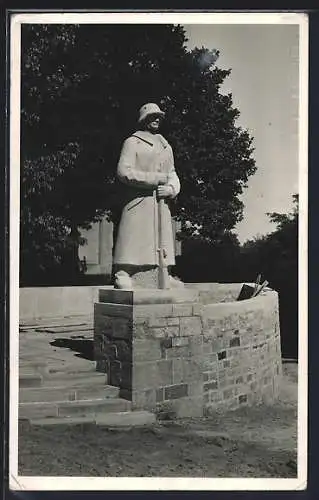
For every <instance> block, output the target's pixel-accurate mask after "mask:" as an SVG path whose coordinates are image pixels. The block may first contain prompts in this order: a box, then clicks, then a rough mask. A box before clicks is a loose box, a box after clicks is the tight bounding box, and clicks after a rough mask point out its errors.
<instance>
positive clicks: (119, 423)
mask: <svg viewBox="0 0 319 500" xmlns="http://www.w3.org/2000/svg"><path fill="white" fill-rule="evenodd" d="M155 421H156V416H155V414H154V413H150V412H148V411H129V412H119V413H109V414H104V413H103V414H99V415H97V416H96V418H95V423H96V425H98V426H106V427H141V426H145V425H152V424H153V423H155Z"/></svg>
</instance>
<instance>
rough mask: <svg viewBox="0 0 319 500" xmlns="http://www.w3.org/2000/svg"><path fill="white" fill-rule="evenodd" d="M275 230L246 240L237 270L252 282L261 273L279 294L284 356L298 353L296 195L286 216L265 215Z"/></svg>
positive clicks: (276, 214)
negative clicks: (239, 268)
mask: <svg viewBox="0 0 319 500" xmlns="http://www.w3.org/2000/svg"><path fill="white" fill-rule="evenodd" d="M268 216H269V218H270V220H271V221H272V222H274V223H275V224H276V229H275V230H274V231H273V232H272V233H270V234H268V235H266V236H263V237H261V238H256V239H254V240H250V241H247V242H246V243H245V244H244V245H243V248H242V258H241V269H243V270H245V272H246V277H245V278H244V277H243V276H242V277H241V279H242V280H248V279H254V278H255V276H257V274H258V273H262V275H263V277H264V278H265V279H267V280H268V281H269V283H270V286H271V287H272V288H273V289H275V290H277V291H278V293H279V303H280V319H281V335H282V347H283V352H284V355H285V356H288V357H295V356H296V355H297V352H298V195H296V194H295V195H294V196H293V208H292V210H291V212H290V213H288V214H281V213H277V212H272V213H269V214H268Z"/></svg>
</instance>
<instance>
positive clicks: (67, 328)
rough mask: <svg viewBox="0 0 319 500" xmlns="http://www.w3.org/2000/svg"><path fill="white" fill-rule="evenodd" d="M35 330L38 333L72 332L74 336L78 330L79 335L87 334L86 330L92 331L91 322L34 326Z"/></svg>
mask: <svg viewBox="0 0 319 500" xmlns="http://www.w3.org/2000/svg"><path fill="white" fill-rule="evenodd" d="M35 331H36V332H39V333H55V334H63V333H67V334H70V333H71V334H72V335H74V336H75V337H76V336H77V334H78V332H81V335H84V334H85V335H87V333H88V332H92V331H93V325H92V324H83V325H59V326H37V327H36V328H35Z"/></svg>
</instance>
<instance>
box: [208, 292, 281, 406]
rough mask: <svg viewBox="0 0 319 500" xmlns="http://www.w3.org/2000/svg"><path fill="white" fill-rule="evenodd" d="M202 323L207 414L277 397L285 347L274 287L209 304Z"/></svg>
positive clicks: (269, 400)
mask: <svg viewBox="0 0 319 500" xmlns="http://www.w3.org/2000/svg"><path fill="white" fill-rule="evenodd" d="M234 288H235V287H232V290H234ZM217 289H218V287H217ZM224 289H225V288H224ZM219 290H221V288H219ZM229 292H230V290H228V293H229ZM202 327H203V330H202V335H203V346H204V349H203V351H204V352H205V353H207V354H206V356H207V368H208V369H207V370H206V369H205V370H203V379H204V380H203V407H204V412H205V413H210V412H212V411H216V409H223V408H235V407H238V406H240V405H242V404H257V403H260V402H266V403H269V402H271V401H273V400H274V399H276V397H277V395H278V389H279V380H280V376H281V348H280V331H279V310H278V295H277V293H276V292H275V291H273V290H267V291H266V292H264V293H263V294H261V295H260V296H257V297H255V298H252V299H248V300H243V301H238V302H236V301H232V302H225V303H213V304H206V305H204V306H203V310H202ZM209 352H211V359H212V363H210V361H209V359H210V354H209ZM203 366H205V362H203Z"/></svg>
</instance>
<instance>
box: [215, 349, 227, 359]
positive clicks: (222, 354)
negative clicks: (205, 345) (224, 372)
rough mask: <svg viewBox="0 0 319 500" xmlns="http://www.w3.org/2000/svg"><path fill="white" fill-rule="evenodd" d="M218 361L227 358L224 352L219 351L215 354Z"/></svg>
mask: <svg viewBox="0 0 319 500" xmlns="http://www.w3.org/2000/svg"><path fill="white" fill-rule="evenodd" d="M217 357H218V361H221V360H223V359H225V358H226V357H227V353H226V351H219V352H218V353H217Z"/></svg>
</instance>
